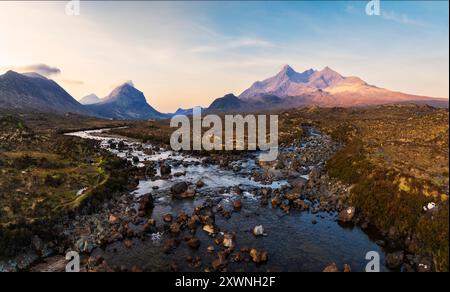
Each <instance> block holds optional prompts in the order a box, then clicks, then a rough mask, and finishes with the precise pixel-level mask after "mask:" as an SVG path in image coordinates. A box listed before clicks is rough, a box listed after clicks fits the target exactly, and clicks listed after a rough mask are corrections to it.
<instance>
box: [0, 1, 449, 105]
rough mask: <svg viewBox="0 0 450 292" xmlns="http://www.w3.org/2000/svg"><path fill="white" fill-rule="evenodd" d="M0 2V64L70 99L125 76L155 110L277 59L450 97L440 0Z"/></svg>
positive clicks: (266, 68)
mask: <svg viewBox="0 0 450 292" xmlns="http://www.w3.org/2000/svg"><path fill="white" fill-rule="evenodd" d="M367 2H368V1H301V2H300V1H289V2H257V1H248V2H225V1H221V2H212V1H210V2H208V1H201V2H155V1H151V2H128V1H127V2H117V1H111V2H107V1H106V2H95V1H89V2H82V3H81V15H79V16H76V17H70V16H67V15H65V12H64V5H65V4H66V1H57V2H56V3H55V2H50V1H49V2H37V3H29V2H28V3H25V2H16V1H13V2H6V3H5V2H1V3H0V73H2V72H3V71H5V70H7V69H10V68H15V69H17V70H19V71H20V70H22V71H23V70H26V67H27V66H28V65H32V64H41V63H43V64H48V65H50V66H54V67H57V68H60V69H61V74H60V75H57V76H51V78H54V79H55V80H56V81H58V82H59V83H61V85H62V86H63V87H64V88H66V89H67V90H68V91H69V92H70V93H71V94H73V95H74V96H75V97H76V98H81V97H82V96H84V95H87V94H89V93H91V92H92V93H95V94H97V95H99V96H104V95H106V94H108V93H109V91H110V90H111V89H112V88H113V87H114V86H115V85H117V84H119V83H121V82H124V81H126V80H130V79H131V80H133V82H134V83H135V85H136V87H137V88H139V89H141V90H142V91H144V93H145V95H146V96H147V98H148V99H149V102H150V103H151V104H152V105H154V106H155V107H156V108H157V109H159V110H161V111H173V110H175V109H176V108H177V107H191V106H194V105H203V106H206V105H208V104H209V103H210V102H211V101H212V100H213V99H215V98H216V97H219V96H223V95H224V94H226V93H229V92H233V93H235V94H239V93H241V92H242V91H243V90H244V89H245V88H247V87H249V86H250V85H251V84H252V83H253V82H254V81H256V80H260V79H264V78H266V77H269V76H271V75H274V74H275V73H277V71H278V70H280V68H281V67H282V66H283V65H284V64H290V65H291V66H292V67H294V68H295V69H296V70H298V71H303V70H306V69H308V68H315V69H321V68H323V67H325V66H330V67H331V68H333V69H335V70H336V71H338V72H340V73H342V74H343V75H346V76H349V75H356V76H359V77H361V78H363V79H364V80H366V81H367V82H369V83H371V84H375V85H377V86H380V87H385V88H389V89H392V90H398V91H404V92H407V93H414V94H421V95H428V96H436V97H448V95H449V92H448V90H449V84H448V79H449V67H448V66H449V65H448V63H449V38H448V34H449V23H448V21H449V15H448V8H449V7H448V2H447V1H381V16H368V15H366V14H365V5H366V3H367Z"/></svg>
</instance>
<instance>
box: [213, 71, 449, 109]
mask: <svg viewBox="0 0 450 292" xmlns="http://www.w3.org/2000/svg"><path fill="white" fill-rule="evenodd" d="M389 103H417V104H429V105H432V106H437V107H448V99H443V98H431V97H426V96H418V95H411V94H405V93H401V92H395V91H390V90H387V89H383V88H379V87H376V86H374V85H370V84H368V83H367V82H365V81H364V80H362V79H361V78H359V77H354V76H351V77H345V76H343V75H341V74H339V73H338V72H336V71H334V70H333V69H331V68H329V67H325V68H324V69H322V70H314V69H308V70H306V71H304V72H301V73H299V72H296V71H295V70H294V69H293V68H292V67H290V66H289V65H285V66H284V67H283V68H282V69H281V71H280V72H279V73H278V74H276V75H275V76H273V77H270V78H267V79H265V80H263V81H257V82H255V83H253V85H252V86H251V87H250V88H248V89H246V90H244V91H243V92H242V93H241V94H240V95H239V96H234V95H232V94H228V95H225V96H224V97H221V98H218V99H216V100H215V101H214V102H213V103H212V104H211V106H210V109H211V108H212V109H213V110H214V111H224V112H227V111H230V110H232V111H247V110H269V109H287V108H293V107H300V106H309V105H316V106H322V107H351V106H368V105H379V104H389ZM233 104H234V106H233Z"/></svg>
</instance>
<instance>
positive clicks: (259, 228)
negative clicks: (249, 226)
mask: <svg viewBox="0 0 450 292" xmlns="http://www.w3.org/2000/svg"><path fill="white" fill-rule="evenodd" d="M253 235H254V236H263V235H264V228H263V226H262V225H258V226H255V228H253Z"/></svg>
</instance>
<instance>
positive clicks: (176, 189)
mask: <svg viewBox="0 0 450 292" xmlns="http://www.w3.org/2000/svg"><path fill="white" fill-rule="evenodd" d="M187 190H188V185H187V183H185V182H179V183H176V184H174V185H173V186H172V187H171V188H170V191H171V192H172V195H174V196H175V197H177V198H178V197H180V196H181V195H182V194H183V193H184V192H186V191H187Z"/></svg>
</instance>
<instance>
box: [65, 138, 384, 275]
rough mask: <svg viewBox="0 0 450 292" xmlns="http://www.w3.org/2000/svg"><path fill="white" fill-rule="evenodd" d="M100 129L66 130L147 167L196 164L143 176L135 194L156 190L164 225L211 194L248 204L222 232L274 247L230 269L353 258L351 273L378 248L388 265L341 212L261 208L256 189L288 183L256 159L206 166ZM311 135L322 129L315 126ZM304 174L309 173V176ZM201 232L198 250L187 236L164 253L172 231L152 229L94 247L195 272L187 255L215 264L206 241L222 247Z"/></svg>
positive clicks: (224, 201) (125, 259)
mask: <svg viewBox="0 0 450 292" xmlns="http://www.w3.org/2000/svg"><path fill="white" fill-rule="evenodd" d="M102 132H104V130H103V131H102V130H95V131H83V132H77V133H71V134H68V135H72V136H78V137H81V138H85V139H95V140H99V141H101V147H103V148H106V149H109V150H110V151H112V152H113V153H115V154H116V155H118V156H119V157H123V158H126V159H129V160H130V161H132V158H133V157H134V156H137V157H139V161H140V162H139V163H138V165H139V166H143V165H144V164H143V163H142V162H144V161H155V162H158V161H163V160H171V161H182V162H191V163H187V164H183V163H181V164H179V165H178V164H175V166H174V167H173V168H172V173H177V172H185V173H186V174H185V175H184V176H182V177H173V178H170V179H167V180H166V179H162V178H158V179H155V180H143V181H141V182H140V183H139V187H138V189H137V190H136V191H135V192H134V194H135V195H136V196H141V195H143V194H147V193H152V194H153V196H154V198H155V208H154V210H153V214H152V217H153V218H155V219H156V221H157V225H162V224H164V222H163V221H162V216H163V215H165V214H167V213H171V214H174V215H176V214H179V213H180V212H185V213H186V214H191V213H192V212H193V210H194V208H195V207H196V206H200V205H202V204H203V203H204V202H205V201H207V200H208V201H212V202H213V203H214V204H215V205H217V204H220V205H221V206H223V207H224V208H225V209H227V210H230V211H231V210H232V206H231V204H232V201H233V200H234V199H236V198H239V199H241V200H242V202H243V208H242V210H241V211H240V212H233V213H232V216H231V218H230V219H225V218H223V217H222V216H220V215H216V222H215V223H216V225H217V226H218V227H219V228H220V230H222V231H229V232H235V233H236V245H237V249H240V248H242V247H251V248H257V249H262V250H266V251H268V253H269V261H268V263H267V264H264V265H255V264H253V263H251V262H248V261H247V262H245V261H244V262H241V263H234V262H233V261H230V262H229V265H228V270H229V271H322V270H323V269H324V267H325V266H327V265H328V264H330V263H332V262H336V264H337V265H338V267H339V268H340V269H342V268H343V266H344V264H348V265H350V266H351V268H352V270H353V271H364V269H365V265H366V264H367V261H366V260H365V255H366V253H367V252H369V251H376V252H378V253H379V254H380V257H381V270H382V271H387V268H386V267H385V264H384V253H383V250H382V249H381V248H380V247H379V246H378V245H377V244H375V240H377V239H379V238H378V237H376V236H375V235H373V234H366V233H365V232H363V231H362V230H361V229H360V228H358V227H353V226H351V225H350V226H341V225H340V224H338V223H337V221H336V214H334V213H326V212H320V213H318V214H311V213H310V212H297V211H291V213H290V214H289V215H286V214H285V213H283V212H282V211H281V210H280V209H272V208H271V206H261V203H260V201H259V198H258V197H257V196H255V195H253V193H252V190H254V189H257V188H261V187H271V188H273V189H276V188H280V187H282V186H283V185H286V184H288V182H287V181H285V180H282V181H275V182H273V183H272V184H270V185H264V184H262V183H260V182H256V181H254V180H252V179H251V178H250V177H249V176H248V174H249V173H250V172H251V171H253V170H255V169H257V166H256V164H255V161H254V160H253V159H249V160H248V161H247V162H244V163H242V165H241V170H240V171H238V172H233V171H229V170H223V169H221V168H220V167H219V166H216V165H203V164H202V163H201V159H198V158H194V157H190V156H185V155H181V154H179V153H174V152H172V151H167V150H163V149H155V147H153V146H152V145H151V144H139V143H136V142H127V141H125V143H126V145H128V146H130V148H131V149H132V150H130V151H128V150H127V151H119V150H117V149H110V147H109V145H110V143H111V142H113V143H119V142H120V141H123V139H118V138H114V137H105V136H101V135H100V134H101V133H102ZM313 134H314V135H319V134H318V133H315V132H314V133H313ZM145 150H151V151H152V152H151V154H149V151H145ZM285 151H286V149H285ZM146 153H147V154H146ZM303 177H304V178H305V179H309V177H308V175H307V174H305V175H303ZM199 180H202V181H203V182H204V183H205V187H204V188H202V189H201V192H200V193H199V194H198V195H197V196H196V197H195V198H194V199H192V200H172V198H171V196H170V195H169V194H168V193H169V192H168V190H169V189H170V187H171V186H172V185H173V184H174V183H176V182H181V181H187V182H191V183H194V184H195V183H196V182H197V181H199ZM233 186H240V187H241V189H243V190H244V191H243V192H242V194H236V193H234V192H232V191H224V190H226V189H229V188H230V187H233ZM257 225H263V227H264V230H265V232H266V233H267V236H263V237H255V236H253V234H252V232H251V230H252V229H253V228H254V227H255V226H257ZM187 234H188V233H187V232H186V231H184V233H183V234H181V235H180V239H181V241H183V240H182V238H183V237H184V236H186V235H187ZM196 236H197V237H198V238H199V239H200V240H201V247H200V249H199V250H197V251H193V250H191V249H189V248H188V247H187V245H186V244H185V243H184V242H182V243H181V245H180V246H179V247H178V248H177V249H176V250H175V251H174V252H173V253H171V254H169V255H166V254H164V253H163V247H162V242H163V241H164V240H165V239H167V238H169V237H170V235H168V234H166V233H156V234H151V235H149V236H148V240H146V241H141V240H137V239H135V240H134V241H133V247H132V248H131V249H126V248H124V247H123V244H122V243H120V242H117V243H114V244H112V245H110V246H108V247H107V248H106V250H105V251H103V250H100V249H97V250H96V251H95V253H99V254H102V256H103V257H104V258H105V259H106V260H107V261H108V262H109V263H110V264H112V265H118V266H121V265H125V266H129V267H130V266H133V265H138V266H142V267H144V268H145V269H146V270H151V271H169V270H170V266H171V265H173V263H176V265H177V266H178V267H179V269H180V270H181V271H196V270H197V269H196V268H194V267H193V266H191V265H190V264H188V263H187V262H186V260H185V259H186V257H188V256H191V257H194V258H195V257H197V256H199V257H200V258H201V260H202V263H203V266H202V267H203V268H204V267H206V266H210V264H211V262H212V261H213V260H214V259H215V258H216V256H215V255H214V254H209V253H208V252H207V247H208V246H209V245H213V246H215V247H216V251H217V250H218V249H219V248H218V246H216V245H215V243H214V239H213V238H211V237H209V236H208V235H207V234H206V233H205V232H203V231H202V230H201V228H199V229H198V230H197V233H196ZM373 236H374V237H373Z"/></svg>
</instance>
